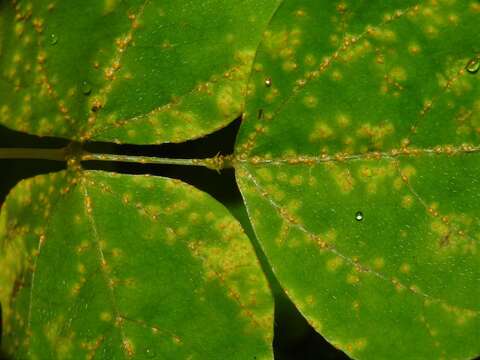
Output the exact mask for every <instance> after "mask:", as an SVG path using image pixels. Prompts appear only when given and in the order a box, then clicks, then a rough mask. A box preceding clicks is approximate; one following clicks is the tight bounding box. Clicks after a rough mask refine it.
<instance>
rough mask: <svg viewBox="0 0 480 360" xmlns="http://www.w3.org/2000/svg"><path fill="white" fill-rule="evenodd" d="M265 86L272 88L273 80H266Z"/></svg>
mask: <svg viewBox="0 0 480 360" xmlns="http://www.w3.org/2000/svg"><path fill="white" fill-rule="evenodd" d="M265 86H266V87H270V86H272V79H271V78H266V79H265Z"/></svg>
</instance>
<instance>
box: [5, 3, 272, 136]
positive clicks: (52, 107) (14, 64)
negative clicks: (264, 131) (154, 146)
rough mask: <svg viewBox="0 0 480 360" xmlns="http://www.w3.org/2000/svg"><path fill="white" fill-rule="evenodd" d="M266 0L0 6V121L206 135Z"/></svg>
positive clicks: (85, 130) (228, 109) (237, 80)
mask: <svg viewBox="0 0 480 360" xmlns="http://www.w3.org/2000/svg"><path fill="white" fill-rule="evenodd" d="M277 2H278V0H262V1H253V0H247V1H239V2H232V1H221V0H208V1H201V2H191V1H182V0H178V1H177V0H175V1H157V0H134V1H128V2H124V1H118V0H105V1H97V0H88V1H81V2H76V3H66V2H64V1H53V2H52V1H46V0H41V1H34V2H27V1H9V2H7V1H5V2H2V4H1V5H0V12H1V19H0V69H1V73H0V94H1V96H0V115H1V116H0V122H1V123H2V124H4V125H6V126H8V127H10V128H12V129H16V130H21V131H24V132H29V133H32V134H38V135H49V136H61V137H65V138H70V139H75V140H79V141H86V140H97V141H98V140H101V141H115V142H121V143H135V144H147V143H148V144H150V143H163V142H181V141H184V140H187V139H192V138H197V137H200V136H203V135H205V134H208V133H210V132H212V131H214V130H216V129H218V128H221V127H223V126H224V125H226V124H227V123H228V122H230V121H232V120H233V119H234V118H235V117H237V116H239V115H240V113H241V107H242V100H243V92H244V91H245V84H246V80H247V76H248V74H249V72H250V68H251V64H252V60H253V55H254V51H255V49H256V47H257V44H258V42H259V40H260V34H261V31H262V30H263V28H264V27H265V25H266V23H267V21H268V19H269V18H270V16H271V13H272V11H273V10H274V8H275V7H276V4H277Z"/></svg>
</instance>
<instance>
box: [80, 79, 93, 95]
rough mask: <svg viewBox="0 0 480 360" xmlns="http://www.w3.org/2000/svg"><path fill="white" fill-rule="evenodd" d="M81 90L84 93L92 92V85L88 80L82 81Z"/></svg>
mask: <svg viewBox="0 0 480 360" xmlns="http://www.w3.org/2000/svg"><path fill="white" fill-rule="evenodd" d="M82 92H83V94H84V95H90V93H91V92H92V85H90V83H89V82H88V81H83V82H82Z"/></svg>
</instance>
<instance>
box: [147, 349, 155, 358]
mask: <svg viewBox="0 0 480 360" xmlns="http://www.w3.org/2000/svg"><path fill="white" fill-rule="evenodd" d="M145 355H146V356H147V358H150V359H153V358H154V357H155V355H156V354H155V351H153V350H152V349H145Z"/></svg>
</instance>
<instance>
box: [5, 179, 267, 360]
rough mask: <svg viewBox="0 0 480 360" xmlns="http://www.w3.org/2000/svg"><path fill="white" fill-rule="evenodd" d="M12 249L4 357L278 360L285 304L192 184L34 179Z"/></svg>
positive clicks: (227, 222) (15, 221)
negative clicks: (279, 312)
mask: <svg viewBox="0 0 480 360" xmlns="http://www.w3.org/2000/svg"><path fill="white" fill-rule="evenodd" d="M0 239H1V243H0V268H1V269H2V271H1V272H0V302H1V304H2V308H3V320H4V327H3V331H4V339H3V343H2V346H4V347H5V350H6V351H7V353H9V354H14V356H15V358H19V359H20V358H32V359H34V358H39V359H44V358H49V359H66V358H69V359H70V358H78V359H80V358H81V359H83V358H88V359H93V358H95V359H123V358H125V359H130V358H132V359H187V358H188V359H242V360H243V359H255V358H256V359H267V358H271V357H272V355H271V340H272V326H273V320H272V318H273V304H272V300H271V295H270V292H269V290H268V286H267V282H266V280H265V277H264V275H263V273H262V271H261V270H260V266H259V264H258V261H257V260H256V257H255V254H254V251H253V248H252V247H251V244H250V243H249V241H248V238H247V237H246V235H245V234H244V232H243V230H242V228H241V226H240V224H239V223H238V222H237V221H236V220H235V219H234V218H233V217H232V216H231V215H230V214H229V213H228V211H227V210H226V209H225V208H224V207H223V206H222V205H220V204H219V203H218V202H217V201H215V200H213V199H212V198H210V197H209V196H208V195H206V194H205V193H202V192H200V191H199V190H196V189H194V188H192V187H191V186H189V185H186V184H184V183H181V182H180V181H177V180H171V179H166V178H160V177H148V176H131V175H115V174H112V173H105V172H99V171H84V172H82V173H81V175H80V174H78V173H73V172H71V171H69V172H60V173H56V174H50V175H42V176H38V177H36V178H33V179H29V180H24V181H22V182H21V183H20V184H19V185H17V187H16V188H15V189H14V190H13V191H12V192H11V193H10V195H9V196H8V198H7V201H6V202H5V204H4V206H3V208H2V212H1V215H0Z"/></svg>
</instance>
